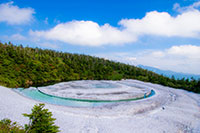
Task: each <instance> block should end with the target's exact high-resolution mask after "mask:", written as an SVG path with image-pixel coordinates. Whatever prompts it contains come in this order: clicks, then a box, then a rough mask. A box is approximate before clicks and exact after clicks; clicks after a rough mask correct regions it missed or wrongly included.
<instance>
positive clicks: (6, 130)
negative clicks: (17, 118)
mask: <svg viewBox="0 0 200 133" xmlns="http://www.w3.org/2000/svg"><path fill="white" fill-rule="evenodd" d="M0 133H25V131H24V129H23V128H22V127H21V126H19V125H18V124H17V123H16V122H12V121H11V120H9V119H3V120H1V121H0Z"/></svg>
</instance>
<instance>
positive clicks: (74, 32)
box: [30, 21, 136, 46]
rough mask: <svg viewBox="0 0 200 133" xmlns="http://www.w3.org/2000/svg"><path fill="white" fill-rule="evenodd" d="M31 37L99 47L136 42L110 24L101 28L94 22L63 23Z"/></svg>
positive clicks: (131, 36)
mask: <svg viewBox="0 0 200 133" xmlns="http://www.w3.org/2000/svg"><path fill="white" fill-rule="evenodd" d="M30 34H31V35H34V36H37V37H43V38H45V39H48V40H59V41H62V42H66V43H70V44H77V45H89V46H99V45H103V44H123V43H129V42H133V41H135V40H136V37H135V36H133V35H130V34H128V33H126V32H124V31H123V30H120V29H118V28H115V27H112V26H110V25H109V24H104V25H102V26H100V25H99V24H97V23H95V22H93V21H71V22H67V23H61V24H58V25H56V26H55V27H54V28H52V29H50V30H48V31H30Z"/></svg>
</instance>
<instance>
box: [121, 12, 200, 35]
mask: <svg viewBox="0 0 200 133" xmlns="http://www.w3.org/2000/svg"><path fill="white" fill-rule="evenodd" d="M119 24H121V25H123V27H125V28H126V30H127V31H129V32H130V33H132V34H137V35H158V36H167V37H172V36H177V37H195V38H198V37H200V25H199V24H200V12H199V11H198V10H193V11H188V12H184V13H182V14H179V15H178V16H176V17H172V16H171V15H170V14H168V13H167V12H157V11H152V12H149V13H147V14H146V16H145V17H144V18H142V19H124V20H121V21H120V22H119Z"/></svg>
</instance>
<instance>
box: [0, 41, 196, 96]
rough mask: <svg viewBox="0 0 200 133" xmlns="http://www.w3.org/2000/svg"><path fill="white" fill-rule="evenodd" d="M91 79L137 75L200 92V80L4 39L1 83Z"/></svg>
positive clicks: (0, 48) (14, 84)
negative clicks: (18, 43) (33, 46)
mask: <svg viewBox="0 0 200 133" xmlns="http://www.w3.org/2000/svg"><path fill="white" fill-rule="evenodd" d="M89 79H90V80H102V79H104V80H120V79H137V80H141V81H147V82H152V83H157V84H161V85H165V86H170V87H173V88H181V89H185V90H189V91H193V92H198V93H200V80H198V81H197V80H194V79H191V80H189V79H179V80H175V79H174V78H173V77H172V78H168V77H164V76H162V75H158V74H156V73H154V72H151V71H147V70H144V69H141V68H138V67H135V66H131V65H127V64H123V63H119V62H114V61H109V60H105V59H102V58H97V57H92V56H87V55H80V54H70V53H63V52H56V51H53V50H43V49H40V48H30V47H23V46H22V45H20V46H15V45H13V44H11V43H10V42H9V43H8V44H7V43H5V44H3V43H0V84H1V85H4V86H7V87H12V88H14V87H29V86H41V85H47V84H52V83H57V82H63V81H70V80H89Z"/></svg>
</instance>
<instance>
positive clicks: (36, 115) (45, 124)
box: [23, 104, 59, 133]
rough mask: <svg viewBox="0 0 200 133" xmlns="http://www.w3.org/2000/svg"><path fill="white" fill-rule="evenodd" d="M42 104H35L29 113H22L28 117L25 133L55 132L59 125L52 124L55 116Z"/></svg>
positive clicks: (57, 130)
mask: <svg viewBox="0 0 200 133" xmlns="http://www.w3.org/2000/svg"><path fill="white" fill-rule="evenodd" d="M44 106H45V105H44V104H39V105H35V106H34V107H33V109H32V113H31V114H23V115H24V116H25V117H29V124H26V125H25V130H26V133H57V132H59V127H58V126H56V125H55V124H54V121H55V120H56V119H55V118H52V113H51V112H49V111H48V109H44Z"/></svg>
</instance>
